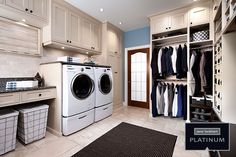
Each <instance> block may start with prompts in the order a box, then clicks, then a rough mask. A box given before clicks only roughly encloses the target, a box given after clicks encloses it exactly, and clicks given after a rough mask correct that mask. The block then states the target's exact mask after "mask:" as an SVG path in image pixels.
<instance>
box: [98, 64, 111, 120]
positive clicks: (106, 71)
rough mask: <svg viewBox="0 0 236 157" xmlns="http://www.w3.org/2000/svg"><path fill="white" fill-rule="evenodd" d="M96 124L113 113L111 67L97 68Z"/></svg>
mask: <svg viewBox="0 0 236 157" xmlns="http://www.w3.org/2000/svg"><path fill="white" fill-rule="evenodd" d="M94 73H95V94H96V96H95V122H96V121H99V120H101V119H104V118H106V117H108V116H110V115H111V114H112V111H113V77H112V69H111V67H110V66H95V67H94Z"/></svg>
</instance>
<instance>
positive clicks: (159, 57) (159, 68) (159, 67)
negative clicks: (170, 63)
mask: <svg viewBox="0 0 236 157" xmlns="http://www.w3.org/2000/svg"><path fill="white" fill-rule="evenodd" d="M162 52H163V50H162V48H160V50H159V52H158V58H157V66H158V72H159V76H162V74H161V73H162V70H161V69H162V67H161V58H162Z"/></svg>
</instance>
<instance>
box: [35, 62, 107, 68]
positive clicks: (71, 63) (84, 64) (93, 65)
mask: <svg viewBox="0 0 236 157" xmlns="http://www.w3.org/2000/svg"><path fill="white" fill-rule="evenodd" d="M55 63H61V64H66V65H80V66H91V67H102V68H111V66H108V65H98V64H86V63H73V62H62V61H55V62H46V63H41V64H40V65H44V64H55Z"/></svg>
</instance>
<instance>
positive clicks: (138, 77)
mask: <svg viewBox="0 0 236 157" xmlns="http://www.w3.org/2000/svg"><path fill="white" fill-rule="evenodd" d="M146 67H147V54H146V53H142V52H138V53H135V54H133V55H132V56H131V75H132V76H131V100H133V101H141V102H146V101H147V94H146V93H147V91H146V90H147V68H146Z"/></svg>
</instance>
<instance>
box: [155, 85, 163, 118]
mask: <svg viewBox="0 0 236 157" xmlns="http://www.w3.org/2000/svg"><path fill="white" fill-rule="evenodd" d="M161 92H162V85H161V84H160V83H158V84H157V88H156V108H157V113H158V115H160V114H161V108H162V107H161V104H162V103H161Z"/></svg>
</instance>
